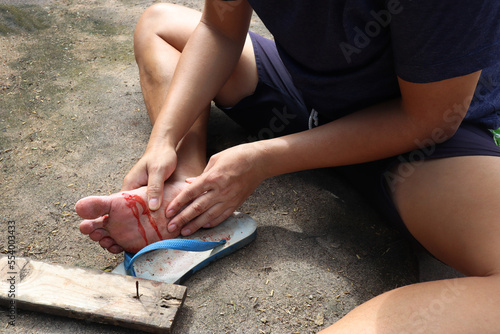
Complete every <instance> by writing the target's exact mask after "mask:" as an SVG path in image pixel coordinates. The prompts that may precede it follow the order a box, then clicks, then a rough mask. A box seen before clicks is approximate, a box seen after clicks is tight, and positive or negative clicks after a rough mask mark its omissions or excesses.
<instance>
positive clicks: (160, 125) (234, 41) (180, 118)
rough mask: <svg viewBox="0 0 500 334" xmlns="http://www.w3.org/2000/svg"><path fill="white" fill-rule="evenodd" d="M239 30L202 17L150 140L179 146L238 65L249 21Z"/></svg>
mask: <svg viewBox="0 0 500 334" xmlns="http://www.w3.org/2000/svg"><path fill="white" fill-rule="evenodd" d="M248 21H249V20H248ZM243 25H244V24H243ZM239 30H240V32H239V33H235V34H233V35H232V36H229V35H228V34H225V33H222V32H221V31H220V29H218V28H217V27H214V26H212V25H211V24H210V23H207V22H204V21H203V19H202V22H200V24H199V25H198V27H197V28H196V30H195V31H194V33H193V34H192V36H191V37H190V39H189V41H188V43H187V45H186V47H185V48H184V50H183V53H182V56H181V58H180V60H179V64H178V66H177V68H176V71H175V74H174V77H173V79H172V84H171V86H170V89H169V92H168V94H167V97H166V99H165V102H164V104H163V106H162V108H161V111H160V115H159V116H158V119H157V120H156V122H155V125H154V127H153V131H152V133H151V139H150V141H151V140H152V141H161V142H165V143H168V144H169V145H172V146H176V145H177V144H178V143H179V141H180V140H181V139H182V138H183V137H184V135H185V134H186V133H187V131H188V130H189V129H190V128H191V126H192V125H193V124H194V122H195V120H196V119H198V117H199V116H200V114H201V113H202V112H203V110H205V109H206V107H207V106H208V105H209V104H210V102H211V100H213V98H214V97H215V96H216V94H217V93H218V92H219V91H220V89H221V88H222V87H223V85H224V84H225V82H226V81H227V79H228V78H229V77H230V75H231V73H232V71H233V69H234V68H235V66H236V64H237V62H238V60H239V58H240V55H241V51H242V48H243V45H244V42H245V37H246V31H247V30H248V24H247V25H246V26H245V27H244V28H241V27H240V28H239Z"/></svg>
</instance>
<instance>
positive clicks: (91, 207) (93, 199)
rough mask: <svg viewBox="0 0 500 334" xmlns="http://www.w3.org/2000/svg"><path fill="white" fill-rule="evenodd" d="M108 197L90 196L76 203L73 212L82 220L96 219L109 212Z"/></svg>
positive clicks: (109, 198)
mask: <svg viewBox="0 0 500 334" xmlns="http://www.w3.org/2000/svg"><path fill="white" fill-rule="evenodd" d="M111 200H112V199H111V197H110V196H90V197H85V198H82V199H81V200H79V201H78V202H76V204H75V211H76V213H78V215H79V216H80V217H82V218H84V219H96V218H99V217H101V216H104V215H105V214H108V213H109V212H110V210H111Z"/></svg>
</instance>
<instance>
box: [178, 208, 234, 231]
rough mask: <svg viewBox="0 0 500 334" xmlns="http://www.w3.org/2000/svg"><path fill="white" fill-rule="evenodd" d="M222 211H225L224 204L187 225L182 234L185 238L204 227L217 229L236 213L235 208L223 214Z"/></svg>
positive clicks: (226, 210) (211, 209)
mask: <svg viewBox="0 0 500 334" xmlns="http://www.w3.org/2000/svg"><path fill="white" fill-rule="evenodd" d="M221 210H224V206H223V204H222V203H219V204H217V205H215V206H213V207H212V208H210V209H209V210H207V211H206V212H205V213H204V214H202V215H201V216H199V217H198V218H196V219H194V220H193V221H191V222H189V223H188V224H186V226H185V227H184V228H183V229H182V230H181V234H182V235H183V236H188V235H190V234H192V233H194V232H196V231H198V230H199V229H200V228H202V227H204V228H208V227H215V226H217V225H219V224H220V223H222V222H223V221H224V220H226V219H227V217H229V216H230V215H231V214H232V213H233V212H234V209H233V208H228V209H225V210H224V211H222V213H221Z"/></svg>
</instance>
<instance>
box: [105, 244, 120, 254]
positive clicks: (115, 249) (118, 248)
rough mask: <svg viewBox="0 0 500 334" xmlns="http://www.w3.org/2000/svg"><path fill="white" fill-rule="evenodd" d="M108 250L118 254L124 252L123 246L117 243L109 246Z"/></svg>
mask: <svg viewBox="0 0 500 334" xmlns="http://www.w3.org/2000/svg"><path fill="white" fill-rule="evenodd" d="M108 252H110V253H112V254H118V253H121V252H123V248H122V247H120V246H118V245H116V244H115V245H113V246H111V247H108Z"/></svg>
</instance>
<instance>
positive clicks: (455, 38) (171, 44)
mask: <svg viewBox="0 0 500 334" xmlns="http://www.w3.org/2000/svg"><path fill="white" fill-rule="evenodd" d="M252 9H254V10H255V11H256V12H257V14H259V16H260V18H261V19H262V20H263V22H264V24H266V26H267V27H268V29H269V30H270V32H271V33H272V34H273V36H274V37H275V40H276V45H275V44H274V43H273V42H271V41H269V40H266V39H263V38H262V37H260V36H258V35H255V34H250V35H249V34H247V31H248V27H249V22H250V17H251V13H252ZM499 13H500V4H498V3H496V2H495V1H493V0H491V1H478V2H474V3H471V2H467V1H458V2H457V1H454V2H450V1H442V2H439V3H436V2H432V1H410V0H408V1H403V0H401V1H397V0H390V1H377V0H358V1H347V0H346V1H342V0H339V1H319V2H314V3H307V2H304V1H257V0H249V1H248V2H247V0H235V1H222V0H206V2H205V8H204V11H203V14H200V13H197V12H195V11H192V10H190V9H187V8H183V7H179V6H175V5H169V4H161V5H155V6H153V7H151V8H150V9H148V10H147V11H146V12H145V13H144V15H143V16H142V17H141V19H140V21H139V23H138V25H137V28H136V32H135V52H136V59H137V62H138V65H139V70H140V76H141V86H142V90H143V95H144V99H145V103H146V106H147V109H148V113H149V116H150V119H151V121H152V123H153V124H154V126H153V130H152V133H151V137H150V140H149V143H148V146H147V148H146V151H145V153H144V155H143V157H142V158H141V159H140V160H139V162H138V163H137V164H136V165H135V166H134V168H133V169H132V170H131V171H130V172H129V174H128V175H127V176H126V178H125V180H124V184H123V189H122V190H123V191H127V192H129V191H132V192H133V193H134V194H136V195H137V196H138V197H140V198H141V201H142V200H143V201H144V202H145V203H146V201H147V203H148V205H149V208H150V210H152V212H153V213H152V214H153V215H154V216H155V219H156V220H157V221H159V226H158V228H159V231H158V233H157V236H155V234H154V233H153V229H152V228H149V229H148V230H147V231H145V233H146V234H145V235H146V236H147V238H141V236H140V234H139V233H137V232H135V233H132V232H130V230H127V228H126V226H125V227H124V226H123V225H118V224H114V222H116V221H117V220H118V218H117V217H114V216H113V215H112V214H111V215H108V214H109V213H111V212H112V209H113V208H118V207H120V206H122V207H123V206H125V205H126V200H125V199H124V197H123V196H122V195H121V194H116V195H113V196H110V197H92V198H88V199H84V200H82V201H81V202H79V203H78V204H77V211H78V212H79V213H80V215H81V216H82V217H84V218H89V219H90V220H87V221H84V222H83V223H82V225H81V230H82V232H84V233H86V234H89V235H90V237H91V238H92V239H93V240H95V241H99V242H100V244H101V245H102V246H103V247H105V248H107V249H108V250H109V251H111V252H115V253H116V252H120V251H122V250H123V249H125V250H129V251H130V250H136V249H140V248H141V247H143V246H144V245H145V244H146V243H150V242H151V240H153V241H155V240H154V239H162V238H170V237H175V236H177V235H179V234H182V235H189V234H191V233H193V232H194V231H196V230H198V229H199V228H201V227H212V226H215V225H217V224H219V223H220V222H222V221H223V220H224V219H226V218H227V217H228V216H229V215H230V214H231V213H232V212H233V211H234V210H235V209H236V208H237V207H238V206H239V205H241V204H242V203H243V202H244V201H245V199H246V198H247V197H248V196H249V195H250V194H251V193H252V192H253V191H254V190H255V188H256V187H257V186H258V185H259V184H260V183H261V182H262V181H263V180H264V179H266V178H268V177H272V176H275V175H280V174H283V173H289V172H294V171H300V170H305V169H313V168H321V167H338V166H344V167H342V169H343V172H345V173H347V174H348V175H349V176H351V177H354V178H356V177H357V176H359V177H361V175H363V177H365V176H366V174H367V173H368V174H369V176H368V178H369V179H370V181H368V182H367V185H373V187H372V188H371V189H370V191H371V193H372V196H378V199H377V200H378V202H379V205H380V208H381V209H382V210H384V211H385V212H386V213H387V214H388V216H390V217H392V218H393V221H394V222H396V224H400V226H401V227H403V228H405V230H406V231H408V232H409V233H411V235H412V237H413V238H415V239H416V240H417V241H418V242H420V243H421V244H422V245H423V246H424V247H425V248H426V249H427V250H428V251H429V252H431V253H432V254H433V255H434V256H435V257H437V258H438V259H440V260H442V261H443V262H445V263H447V264H449V265H451V266H453V267H454V268H456V269H458V270H459V271H461V272H463V273H464V274H466V275H468V277H465V278H460V279H457V280H456V281H451V280H443V281H437V282H428V283H420V284H416V285H411V286H406V287H402V288H399V289H396V290H393V291H390V292H387V293H384V294H382V295H380V296H378V297H375V298H374V299H372V300H370V301H368V302H366V303H364V304H362V305H361V306H359V307H357V308H356V309H354V310H353V311H351V312H350V313H349V314H348V315H347V316H345V317H344V318H343V319H342V320H340V321H339V322H337V323H335V324H334V325H332V326H331V327H329V328H328V329H326V330H325V332H332V333H344V332H345V333H359V332H363V333H371V332H373V333H403V332H410V333H413V332H425V333H433V332H435V333H493V332H497V331H498V330H499V329H500V319H499V318H498V316H497V311H496V310H497V309H498V306H499V305H500V243H499V242H498V240H500V222H499V221H498V219H497V217H498V216H499V213H500V212H499V211H500V210H499V209H498V206H497V205H496V199H497V198H498V197H499V195H500V187H499V185H500V163H499V162H500V150H499V149H498V147H496V146H495V144H494V142H493V137H492V136H491V135H490V133H489V132H488V129H496V128H497V127H499V126H500V119H499V114H498V111H499V110H500V88H499V87H498V85H497V84H496V82H497V81H498V79H499V78H498V77H499V75H498V73H499V72H500V62H499V59H498V54H499V51H500V20H499ZM212 100H214V101H215V102H216V104H217V105H218V106H219V107H220V108H221V109H222V110H224V111H225V112H226V113H227V114H228V115H229V116H230V117H232V118H233V119H235V120H236V121H238V122H239V123H240V124H242V125H244V126H245V125H248V127H249V128H251V130H256V132H257V134H259V133H261V135H262V134H264V133H265V132H262V130H263V129H267V130H266V131H268V133H272V134H273V135H279V137H276V138H272V139H268V140H261V141H255V142H251V143H246V144H243V145H239V146H236V147H233V148H230V149H228V150H225V151H223V152H220V153H218V154H216V155H214V156H213V157H212V158H211V159H210V161H209V162H208V164H207V165H206V166H205V135H206V124H207V118H208V113H209V104H210V101H212ZM309 128H310V129H309ZM269 131H270V132H269ZM282 135H283V136H282ZM261 137H262V136H261ZM186 179H187V180H188V181H189V183H184V180H186ZM129 216H130V215H129ZM120 218H124V219H125V220H126V217H120ZM125 220H123V219H122V220H121V221H125ZM128 224H129V225H130V226H131V225H132V224H134V221H133V217H129V220H128ZM135 224H137V223H135ZM450 287H453V289H452V290H453V294H454V295H453V296H450V295H448V292H449V291H450V289H451V288H450ZM436 298H441V299H442V303H441V304H439V305H440V309H439V316H428V314H429V312H432V310H433V309H432V305H434V304H435V302H436ZM450 298H452V299H453V300H452V302H450ZM441 299H440V300H441ZM447 301H448V302H447ZM433 303H434V304H433ZM441 306H442V307H441Z"/></svg>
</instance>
